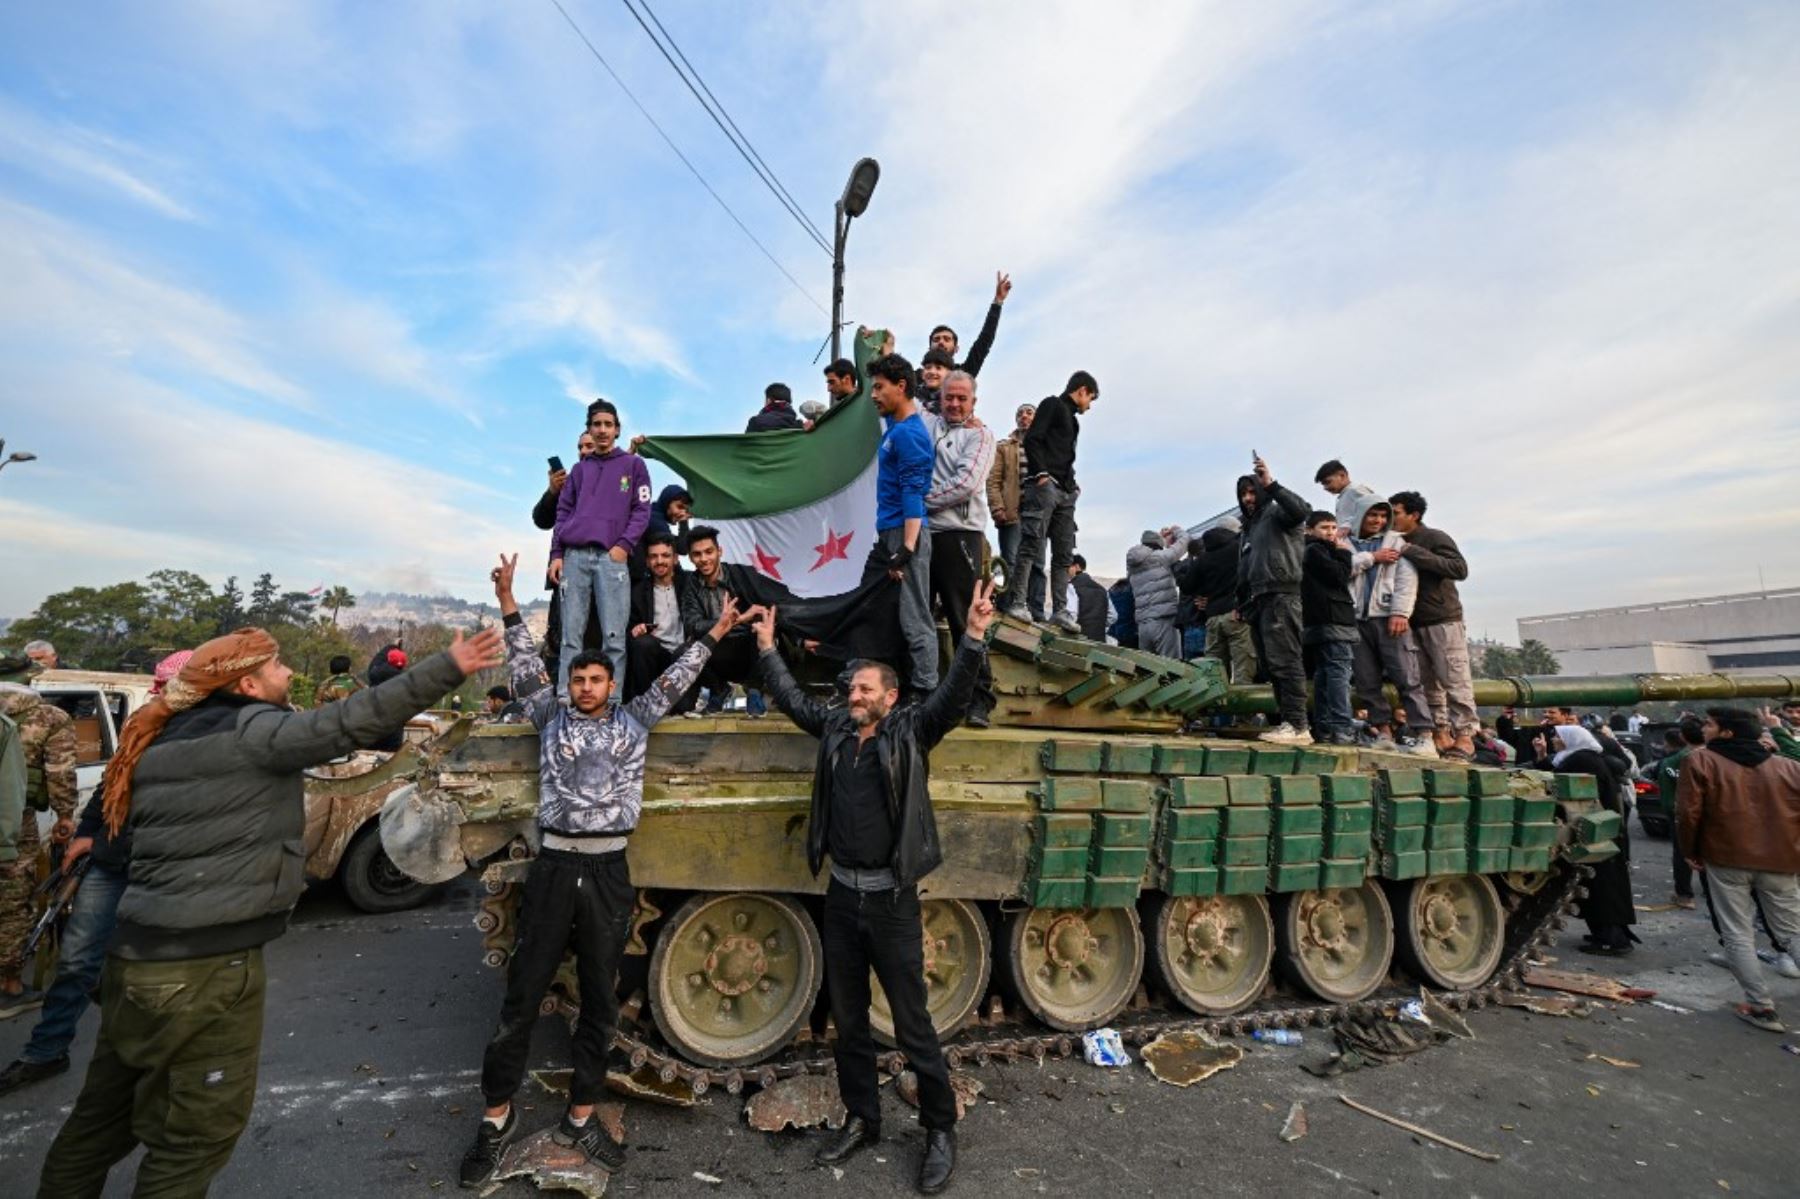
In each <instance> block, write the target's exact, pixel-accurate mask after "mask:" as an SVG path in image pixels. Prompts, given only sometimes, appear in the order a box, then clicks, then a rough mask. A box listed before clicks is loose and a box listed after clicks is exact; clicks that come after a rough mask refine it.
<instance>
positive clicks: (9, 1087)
mask: <svg viewBox="0 0 1800 1199" xmlns="http://www.w3.org/2000/svg"><path fill="white" fill-rule="evenodd" d="M68 1068H69V1055H68V1054H66V1053H65V1054H63V1055H62V1056H61V1057H59V1058H56V1059H55V1060H54V1061H48V1062H28V1061H26V1060H25V1059H24V1058H16V1059H14V1060H13V1061H12V1062H10V1063H9V1064H8V1065H7V1067H6V1068H5V1069H4V1070H0V1095H6V1094H9V1093H11V1092H13V1091H16V1090H18V1089H19V1088H20V1087H23V1086H28V1085H30V1084H31V1083H34V1082H42V1081H43V1080H44V1079H46V1078H55V1077H56V1076H57V1075H58V1074H62V1073H64V1072H65V1071H67V1070H68Z"/></svg>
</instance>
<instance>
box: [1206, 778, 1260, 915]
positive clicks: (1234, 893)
mask: <svg viewBox="0 0 1800 1199" xmlns="http://www.w3.org/2000/svg"><path fill="white" fill-rule="evenodd" d="M1206 773H1208V774H1248V773H1250V751H1249V750H1247V749H1238V748H1236V747H1235V746H1233V747H1231V748H1228V749H1218V748H1214V747H1213V746H1210V745H1209V746H1207V748H1206ZM1234 894H1235V892H1234Z"/></svg>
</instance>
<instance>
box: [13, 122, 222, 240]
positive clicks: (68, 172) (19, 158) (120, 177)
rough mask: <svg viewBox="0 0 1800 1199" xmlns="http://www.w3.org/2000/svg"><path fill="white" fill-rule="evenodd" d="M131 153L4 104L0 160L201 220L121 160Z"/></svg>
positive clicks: (180, 218)
mask: <svg viewBox="0 0 1800 1199" xmlns="http://www.w3.org/2000/svg"><path fill="white" fill-rule="evenodd" d="M129 149H130V148H128V147H125V146H123V145H122V143H120V142H119V141H117V140H116V139H113V138H108V137H105V136H104V135H101V134H98V133H95V132H94V131H92V130H88V129H83V128H81V127H79V126H76V125H69V124H64V125H61V126H55V127H53V126H51V125H49V124H47V123H45V122H43V121H40V120H38V119H37V118H35V117H33V116H31V115H30V114H29V113H27V112H24V111H22V110H21V109H19V108H17V107H15V106H13V105H11V104H6V103H0V158H4V159H5V160H7V161H9V162H11V163H12V164H13V165H15V166H19V167H23V168H25V169H26V170H30V171H36V172H38V173H40V174H43V175H47V176H51V177H57V176H61V177H65V178H66V177H70V176H72V177H74V178H75V179H76V180H78V181H81V182H85V183H88V184H99V185H100V186H101V187H103V188H104V189H106V190H107V191H109V192H112V193H113V194H115V195H119V196H123V197H124V198H126V199H128V200H131V201H133V202H134V203H137V204H142V205H143V206H145V207H146V208H149V209H151V210H153V211H155V212H157V213H160V214H161V215H163V216H165V217H168V218H170V219H171V220H177V221H192V220H196V219H198V218H197V216H196V214H195V213H194V211H193V210H192V209H190V208H189V207H188V206H187V205H185V204H183V203H181V202H180V201H179V200H176V199H175V198H174V197H172V196H170V195H169V194H168V192H167V191H165V190H164V189H163V188H161V187H158V186H157V185H156V184H154V183H151V182H150V181H148V180H146V179H144V178H143V177H142V176H141V175H139V174H137V173H135V172H133V171H131V170H129V169H127V168H126V167H125V166H123V165H121V164H120V163H119V162H118V161H116V157H118V156H121V154H122V153H124V152H127V151H129ZM140 156H141V155H140Z"/></svg>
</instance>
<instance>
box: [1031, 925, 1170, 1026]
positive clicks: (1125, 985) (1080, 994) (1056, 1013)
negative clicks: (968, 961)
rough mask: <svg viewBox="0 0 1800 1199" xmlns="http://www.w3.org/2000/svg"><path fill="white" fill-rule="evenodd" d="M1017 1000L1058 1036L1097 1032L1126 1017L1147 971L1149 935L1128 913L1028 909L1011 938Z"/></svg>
mask: <svg viewBox="0 0 1800 1199" xmlns="http://www.w3.org/2000/svg"><path fill="white" fill-rule="evenodd" d="M1006 970H1007V976H1008V981H1010V982H1011V984H1012V988H1013V993H1014V994H1016V995H1017V996H1018V997H1019V1002H1020V1003H1023V1004H1024V1005H1025V1007H1026V1010H1028V1011H1029V1012H1030V1013H1031V1014H1032V1015H1034V1016H1036V1017H1037V1018H1038V1019H1039V1020H1041V1021H1043V1022H1044V1023H1045V1024H1047V1025H1049V1026H1050V1027H1051V1028H1054V1029H1057V1030H1058V1031H1060V1032H1080V1031H1082V1030H1084V1029H1089V1028H1098V1027H1099V1026H1100V1025H1102V1024H1105V1023H1106V1022H1107V1021H1108V1020H1111V1019H1112V1018H1113V1017H1114V1016H1116V1015H1118V1014H1119V1013H1120V1012H1121V1011H1123V1010H1124V1008H1125V1005H1126V1004H1127V1003H1129V1002H1130V1001H1131V997H1132V995H1133V994H1134V993H1136V991H1137V986H1138V977H1139V976H1140V975H1141V974H1143V972H1144V934H1143V932H1142V931H1141V930H1140V929H1139V928H1138V922H1137V913H1136V912H1134V911H1131V910H1130V909H1128V908H1098V909H1096V908H1088V909H1085V910H1083V909H1081V908H1030V909H1028V910H1026V911H1023V912H1019V913H1017V914H1015V915H1014V916H1013V918H1012V920H1011V923H1010V925H1009V926H1008V929H1007V935H1006Z"/></svg>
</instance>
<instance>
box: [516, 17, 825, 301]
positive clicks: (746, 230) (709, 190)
mask: <svg viewBox="0 0 1800 1199" xmlns="http://www.w3.org/2000/svg"><path fill="white" fill-rule="evenodd" d="M550 3H551V4H552V5H554V6H555V7H556V11H557V12H559V13H561V14H562V19H563V20H564V21H567V22H568V24H569V28H570V29H573V30H574V31H575V36H576V37H578V38H580V39H581V44H582V45H584V46H586V47H587V50H588V53H589V54H591V55H593V56H594V61H595V62H597V63H599V64H600V65H601V67H603V68H604V69H605V70H606V73H607V74H608V75H610V76H612V81H613V82H614V83H616V84H618V85H619V90H620V91H622V92H624V93H625V98H626V99H627V100H630V101H631V103H632V105H633V107H635V108H636V109H637V110H638V112H640V113H642V114H643V117H644V119H645V120H646V121H648V122H650V127H651V128H652V129H654V130H656V132H657V135H658V136H659V137H661V138H662V139H663V141H664V142H665V143H666V144H667V145H668V147H669V149H670V150H672V151H674V154H675V157H677V158H679V159H680V160H681V165H682V166H684V167H686V168H687V169H688V171H689V173H690V174H692V175H693V176H694V178H695V179H697V180H699V181H700V186H701V187H704V188H705V189H706V194H707V195H709V196H711V197H712V198H713V200H714V202H715V203H717V204H718V206H719V207H720V208H722V209H724V210H725V215H726V216H728V217H730V218H731V223H732V224H734V225H736V226H737V227H738V230H739V231H740V232H742V233H743V235H744V236H745V237H747V238H749V239H750V244H751V245H753V246H755V247H756V248H757V249H758V250H761V251H762V256H763V257H764V258H767V259H768V260H769V264H770V265H771V266H773V267H774V268H775V269H776V270H778V271H780V272H781V275H782V278H784V279H786V280H787V281H788V282H789V283H792V284H793V285H794V290H795V291H797V292H799V293H800V294H801V295H803V296H805V297H806V299H807V302H808V303H810V304H811V305H812V306H813V307H814V308H817V309H818V310H819V311H820V312H822V313H824V314H825V315H826V316H830V315H831V310H830V309H828V308H826V307H825V305H823V304H821V303H819V301H818V298H817V297H815V296H814V295H813V294H812V293H811V292H810V291H807V290H806V287H805V285H804V284H802V283H801V282H800V280H798V279H796V278H794V276H793V273H792V272H790V271H789V270H788V269H787V267H785V266H783V265H781V260H780V259H779V258H777V257H775V255H774V254H772V253H770V252H769V247H767V246H765V245H763V244H762V242H761V241H760V240H758V238H757V236H756V234H754V233H752V232H750V227H749V226H748V225H746V224H744V222H743V219H742V218H740V217H739V216H738V214H737V213H735V212H733V211H732V210H731V205H729V204H727V203H726V202H725V198H724V197H723V196H721V195H720V194H719V193H718V191H717V190H716V189H714V187H713V185H712V184H710V183H708V182H707V181H706V176H705V175H702V174H701V173H700V168H699V167H696V166H695V165H694V164H693V162H692V161H691V160H689V158H688V156H687V155H686V154H683V153H682V152H681V147H680V146H677V145H676V144H675V139H674V138H672V137H670V136H669V134H668V131H667V130H666V129H664V128H663V127H662V126H661V125H659V124H658V123H657V120H656V118H655V117H653V116H651V115H650V110H649V109H647V108H645V107H644V104H643V101H641V100H639V99H638V98H637V96H636V94H635V93H633V92H632V90H631V89H630V88H629V87H627V86H625V81H624V80H623V79H621V78H619V73H618V72H617V71H615V70H613V68H612V64H611V63H609V62H607V61H606V56H605V55H603V54H601V53H600V50H599V47H597V46H595V45H594V43H593V41H592V39H590V38H589V37H588V35H587V34H586V33H585V32H583V30H582V28H581V26H580V25H578V24H576V23H575V18H574V17H572V16H570V15H569V10H568V9H566V8H564V7H563V6H562V0H550Z"/></svg>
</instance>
